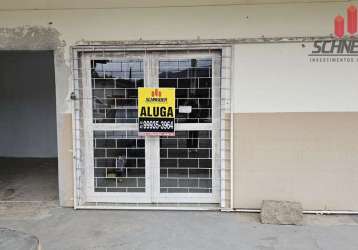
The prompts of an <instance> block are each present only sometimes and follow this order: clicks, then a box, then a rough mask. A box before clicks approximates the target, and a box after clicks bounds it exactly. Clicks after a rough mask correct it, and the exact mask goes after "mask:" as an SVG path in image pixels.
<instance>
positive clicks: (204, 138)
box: [160, 131, 212, 193]
mask: <svg viewBox="0 0 358 250" xmlns="http://www.w3.org/2000/svg"><path fill="white" fill-rule="evenodd" d="M160 192H161V193H211V192H212V136H211V131H177V132H176V136H175V137H161V138H160Z"/></svg>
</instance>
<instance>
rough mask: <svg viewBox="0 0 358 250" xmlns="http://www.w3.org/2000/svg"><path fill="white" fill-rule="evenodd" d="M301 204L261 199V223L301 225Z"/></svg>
mask: <svg viewBox="0 0 358 250" xmlns="http://www.w3.org/2000/svg"><path fill="white" fill-rule="evenodd" d="M302 221H303V214H302V205H301V204H300V203H299V202H290V201H270V200H267V201H263V203H262V208H261V223H263V224H277V225H302Z"/></svg>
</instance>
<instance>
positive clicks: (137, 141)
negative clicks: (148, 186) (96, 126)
mask: <svg viewBox="0 0 358 250" xmlns="http://www.w3.org/2000/svg"><path fill="white" fill-rule="evenodd" d="M93 138H94V141H93V145H94V184H95V192H145V148H144V147H145V139H144V138H141V137H138V136H137V132H136V131H95V132H94V137H93Z"/></svg>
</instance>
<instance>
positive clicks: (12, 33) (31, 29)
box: [0, 25, 73, 206]
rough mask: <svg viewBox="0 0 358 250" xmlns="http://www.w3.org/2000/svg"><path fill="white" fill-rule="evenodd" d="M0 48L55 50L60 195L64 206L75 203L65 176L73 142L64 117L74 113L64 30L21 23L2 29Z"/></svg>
mask: <svg viewBox="0 0 358 250" xmlns="http://www.w3.org/2000/svg"><path fill="white" fill-rule="evenodd" d="M0 50H53V51H54V58H55V82H56V113H57V138H58V140H57V144H58V164H59V171H58V175H59V197H60V203H61V205H62V206H73V198H72V197H73V184H72V180H68V178H65V176H66V173H68V172H72V162H71V160H70V159H71V158H72V152H71V149H72V142H69V140H67V139H64V138H66V136H67V135H68V131H66V129H67V130H68V128H67V127H65V125H64V119H65V118H64V117H65V116H66V114H67V115H68V113H70V112H71V103H70V99H69V98H68V96H70V92H71V89H72V88H71V85H70V83H71V70H70V63H69V59H68V57H67V58H66V56H65V55H66V54H69V53H67V50H68V48H67V47H66V43H65V42H64V41H63V40H61V33H60V32H59V31H58V30H56V29H54V28H52V27H43V26H30V25H25V26H19V27H11V28H9V27H5V28H4V27H2V28H0Z"/></svg>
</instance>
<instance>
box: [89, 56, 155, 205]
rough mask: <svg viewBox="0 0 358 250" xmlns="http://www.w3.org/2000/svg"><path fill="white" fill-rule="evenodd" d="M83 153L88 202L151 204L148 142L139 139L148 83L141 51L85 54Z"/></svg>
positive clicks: (145, 60)
mask: <svg viewBox="0 0 358 250" xmlns="http://www.w3.org/2000/svg"><path fill="white" fill-rule="evenodd" d="M83 63H85V65H86V72H85V73H86V76H87V77H86V79H87V84H84V85H85V87H84V92H85V93H84V95H85V96H86V98H85V99H86V105H85V109H84V112H85V117H86V120H87V126H86V127H85V130H86V136H85V137H86V140H87V142H86V145H87V146H88V150H86V152H85V158H86V160H87V164H86V165H87V166H88V173H89V176H88V178H87V196H88V197H87V200H88V201H89V202H120V203H142V202H145V203H148V202H151V184H150V179H151V174H150V172H151V170H150V166H149V162H148V158H149V157H148V156H149V155H150V152H148V149H149V148H150V145H148V143H149V142H148V140H147V139H146V138H144V137H140V136H138V132H137V126H138V125H137V124H138V108H137V106H138V88H139V87H144V86H145V83H146V81H147V76H146V67H145V65H146V64H147V58H146V57H145V56H144V54H143V53H132V54H130V55H121V54H108V55H106V56H104V55H99V56H97V55H93V54H92V55H91V56H85V57H84V60H83Z"/></svg>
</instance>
